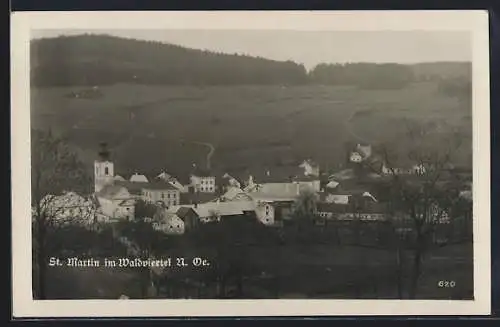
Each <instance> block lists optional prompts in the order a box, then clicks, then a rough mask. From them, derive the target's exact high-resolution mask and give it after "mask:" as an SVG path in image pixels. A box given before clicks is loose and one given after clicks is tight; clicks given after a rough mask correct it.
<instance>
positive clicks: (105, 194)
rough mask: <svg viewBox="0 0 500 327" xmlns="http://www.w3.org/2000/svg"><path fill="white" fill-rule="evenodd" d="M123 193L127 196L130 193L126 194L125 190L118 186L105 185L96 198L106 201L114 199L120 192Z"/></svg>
mask: <svg viewBox="0 0 500 327" xmlns="http://www.w3.org/2000/svg"><path fill="white" fill-rule="evenodd" d="M123 191H125V192H126V194H127V195H129V194H130V193H129V192H128V190H127V188H125V187H123V186H120V185H113V184H110V185H106V186H104V187H103V188H102V189H101V190H100V191H99V192H98V193H97V196H98V197H101V198H107V199H112V198H115V197H116V196H117V195H118V194H119V193H120V192H123Z"/></svg>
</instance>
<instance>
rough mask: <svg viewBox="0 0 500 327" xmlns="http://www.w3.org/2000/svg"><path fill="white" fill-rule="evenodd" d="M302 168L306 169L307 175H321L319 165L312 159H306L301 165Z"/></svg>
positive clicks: (305, 173)
mask: <svg viewBox="0 0 500 327" xmlns="http://www.w3.org/2000/svg"><path fill="white" fill-rule="evenodd" d="M299 167H300V168H302V169H304V175H305V176H315V177H319V174H320V171H319V165H318V164H317V163H315V162H314V161H312V160H311V159H306V160H304V161H303V162H302V163H301V164H300V165H299Z"/></svg>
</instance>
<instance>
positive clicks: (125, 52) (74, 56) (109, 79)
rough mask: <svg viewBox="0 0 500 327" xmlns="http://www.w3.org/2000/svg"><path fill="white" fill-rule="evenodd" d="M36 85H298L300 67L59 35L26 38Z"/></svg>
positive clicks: (147, 43) (303, 73) (108, 38)
mask: <svg viewBox="0 0 500 327" xmlns="http://www.w3.org/2000/svg"><path fill="white" fill-rule="evenodd" d="M31 59H32V71H31V73H32V75H31V76H32V83H33V84H34V85H36V86H67V85H106V84H114V83H130V82H133V83H141V84H167V85H168V84H172V85H184V84H185V85H193V84H194V85H227V84H300V83H304V82H306V79H307V73H306V70H305V68H304V66H303V65H298V64H296V63H294V62H292V61H286V62H279V61H273V60H268V59H263V58H254V57H250V56H245V55H239V54H234V55H229V54H222V53H215V52H210V51H202V50H194V49H188V48H184V47H180V46H176V45H172V44H165V43H161V42H155V41H138V40H131V39H124V38H118V37H112V36H106V35H81V36H62V37H57V38H50V39H39V40H35V41H33V42H32V45H31Z"/></svg>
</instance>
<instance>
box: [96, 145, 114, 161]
mask: <svg viewBox="0 0 500 327" xmlns="http://www.w3.org/2000/svg"><path fill="white" fill-rule="evenodd" d="M99 146H100V150H99V152H98V155H99V159H100V160H101V161H109V158H110V157H111V153H110V152H109V150H108V144H107V143H106V142H101V143H100V144H99Z"/></svg>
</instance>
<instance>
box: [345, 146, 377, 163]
mask: <svg viewBox="0 0 500 327" xmlns="http://www.w3.org/2000/svg"><path fill="white" fill-rule="evenodd" d="M371 155H372V146H371V145H369V144H359V143H358V144H357V145H356V147H355V148H354V150H353V151H351V153H350V154H349V161H350V162H352V163H361V162H363V161H365V160H367V159H368V158H370V157H371Z"/></svg>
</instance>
